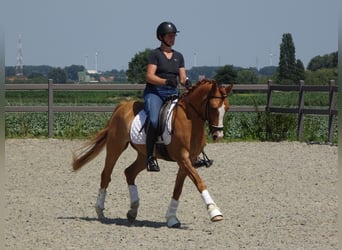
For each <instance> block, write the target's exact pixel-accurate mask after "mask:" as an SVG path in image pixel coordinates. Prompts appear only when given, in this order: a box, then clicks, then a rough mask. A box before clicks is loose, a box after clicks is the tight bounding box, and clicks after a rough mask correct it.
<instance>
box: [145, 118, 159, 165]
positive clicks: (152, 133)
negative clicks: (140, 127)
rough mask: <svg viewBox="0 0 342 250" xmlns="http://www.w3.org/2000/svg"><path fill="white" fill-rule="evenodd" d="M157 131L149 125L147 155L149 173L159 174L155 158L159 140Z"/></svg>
mask: <svg viewBox="0 0 342 250" xmlns="http://www.w3.org/2000/svg"><path fill="white" fill-rule="evenodd" d="M157 137H158V135H157V130H156V129H155V128H154V127H153V126H152V124H149V125H148V127H147V131H146V153H147V167H146V169H147V171H151V172H159V171H160V168H159V166H158V162H157V159H156V158H155V157H154V156H153V149H154V144H155V143H156V140H157Z"/></svg>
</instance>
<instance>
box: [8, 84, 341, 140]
mask: <svg viewBox="0 0 342 250" xmlns="http://www.w3.org/2000/svg"><path fill="white" fill-rule="evenodd" d="M144 87H145V86H144V85H142V84H94V83H91V84H54V83H53V82H52V80H49V82H48V84H5V90H6V91H15V90H47V92H48V105H47V106H5V112H47V113H48V136H49V137H53V126H54V113H55V112H112V111H113V110H114V106H55V105H54V101H53V96H54V95H53V94H54V91H55V90H70V91H78V90H82V91H84V90H87V91H98V90H108V91H110V90H111V91H117V90H143V89H144ZM233 91H239V92H263V93H267V104H266V105H261V106H234V105H232V106H231V107H230V109H229V112H265V111H266V112H273V113H297V114H298V128H297V137H298V140H300V141H301V140H302V132H303V124H304V115H305V114H316V115H328V116H329V129H328V130H329V131H328V140H329V142H332V140H333V121H334V116H336V115H337V110H336V108H335V97H334V96H335V93H336V92H337V91H338V87H337V86H336V85H335V81H333V80H332V81H330V83H329V85H322V86H321V85H320V86H316V85H304V82H303V81H301V82H300V84H299V85H275V84H273V83H272V81H268V83H267V84H235V85H234V88H233ZM274 91H286V92H288V91H295V92H298V106H297V107H291V108H284V107H275V106H272V93H273V92H274ZM317 91H320V92H329V106H328V107H320V108H305V107H304V92H317Z"/></svg>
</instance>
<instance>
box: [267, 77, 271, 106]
mask: <svg viewBox="0 0 342 250" xmlns="http://www.w3.org/2000/svg"><path fill="white" fill-rule="evenodd" d="M271 85H272V80H268V81H267V103H266V111H267V112H269V111H270V107H271V106H272V91H271Z"/></svg>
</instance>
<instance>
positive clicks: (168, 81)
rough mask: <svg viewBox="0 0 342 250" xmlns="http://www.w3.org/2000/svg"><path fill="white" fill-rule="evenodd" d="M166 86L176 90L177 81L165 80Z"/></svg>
mask: <svg viewBox="0 0 342 250" xmlns="http://www.w3.org/2000/svg"><path fill="white" fill-rule="evenodd" d="M166 85H167V86H171V87H173V88H177V85H178V80H177V78H170V79H167V80H166Z"/></svg>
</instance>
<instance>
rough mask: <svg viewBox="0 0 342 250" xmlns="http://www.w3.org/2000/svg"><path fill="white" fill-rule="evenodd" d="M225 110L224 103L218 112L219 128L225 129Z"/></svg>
mask: <svg viewBox="0 0 342 250" xmlns="http://www.w3.org/2000/svg"><path fill="white" fill-rule="evenodd" d="M224 108H225V105H224V103H222V106H221V107H220V108H218V111H219V119H218V126H219V127H223V117H224V113H225V111H224Z"/></svg>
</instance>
